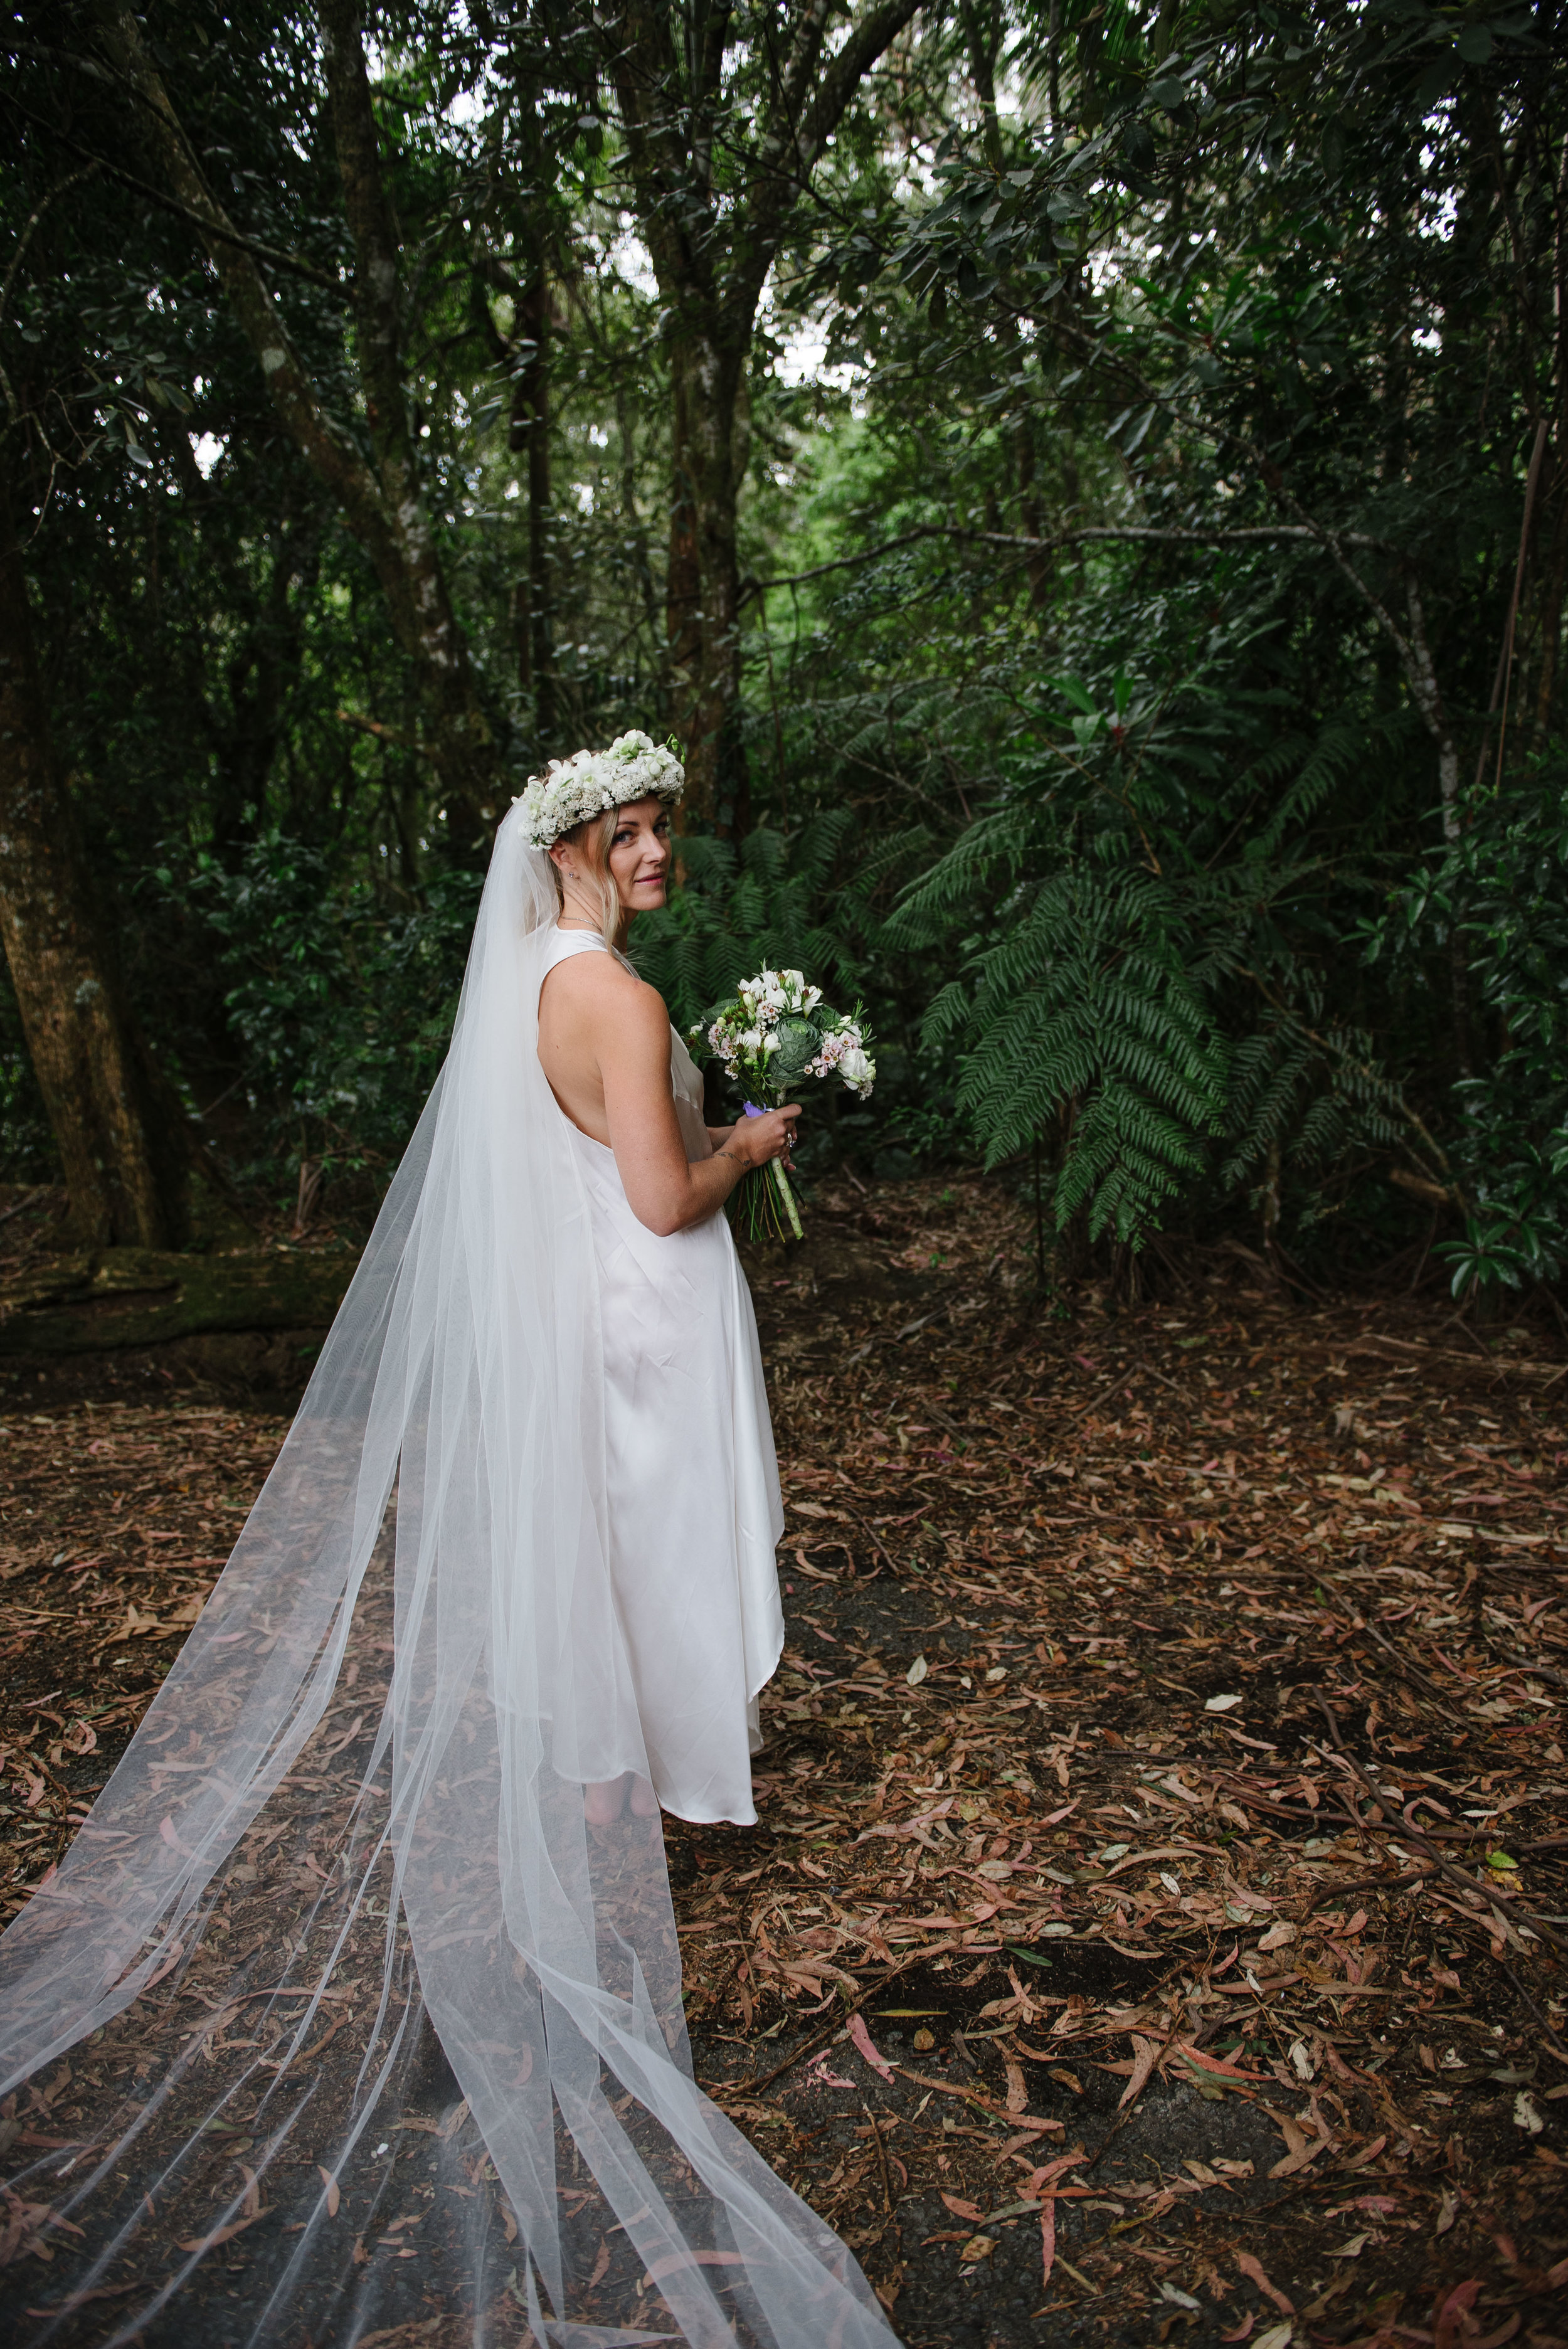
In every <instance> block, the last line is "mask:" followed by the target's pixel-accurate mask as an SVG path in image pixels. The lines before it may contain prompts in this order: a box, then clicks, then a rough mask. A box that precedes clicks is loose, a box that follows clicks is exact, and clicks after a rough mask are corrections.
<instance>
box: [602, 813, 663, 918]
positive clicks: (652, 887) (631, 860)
mask: <svg viewBox="0 0 1568 2349" xmlns="http://www.w3.org/2000/svg"><path fill="white" fill-rule="evenodd" d="M669 870H670V812H669V809H668V808H667V807H666V806H665V802H664V801H663V800H660V799H655V798H654V797H653V796H652V795H651V794H650V796H649V797H648V798H647V799H645V800H632V801H631V802H628V804H627V805H626V806H625V807H624V808H620V809H617V811H616V814H615V830H614V837H613V838H612V840H611V842H610V877H611V879H612V881H613V882H614V885H615V891H616V894H617V895H618V896H619V898H620V900H621V903H622V905H624V908H625V910H626V912H627V913H628V914H649V913H652V912H653V910H654V908H655V906H657V905H663V904H664V902H665V888H666V885H667V883H668V880H669Z"/></svg>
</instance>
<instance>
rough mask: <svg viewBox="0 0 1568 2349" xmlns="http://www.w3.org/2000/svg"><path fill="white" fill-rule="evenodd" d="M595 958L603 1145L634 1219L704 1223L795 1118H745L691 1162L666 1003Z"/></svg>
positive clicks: (782, 1113) (679, 1227)
mask: <svg viewBox="0 0 1568 2349" xmlns="http://www.w3.org/2000/svg"><path fill="white" fill-rule="evenodd" d="M586 959H587V957H583V960H584V961H585V960H586ZM593 960H594V964H595V966H596V968H594V971H593V978H594V979H602V981H603V982H614V983H613V984H605V983H602V984H600V985H599V986H597V987H595V988H594V998H595V999H594V1002H593V1023H592V1024H593V1040H594V1044H595V1047H596V1057H597V1060H598V1063H599V1072H600V1076H601V1078H602V1080H603V1087H604V1112H605V1117H606V1121H607V1123H608V1124H609V1129H610V1147H611V1149H612V1150H613V1151H614V1154H615V1164H616V1166H617V1168H618V1169H619V1171H620V1175H621V1180H622V1182H623V1183H624V1185H625V1190H626V1197H627V1199H628V1200H629V1201H630V1203H631V1208H632V1213H633V1214H634V1216H636V1218H637V1221H638V1222H639V1223H640V1224H645V1225H646V1226H647V1228H648V1229H649V1231H651V1232H657V1233H658V1234H659V1235H660V1236H661V1237H668V1236H669V1235H670V1234H671V1233H672V1232H680V1231H685V1230H686V1227H687V1226H688V1225H691V1224H700V1223H702V1222H703V1221H705V1219H706V1218H707V1216H711V1215H713V1214H714V1213H715V1211H716V1210H717V1208H719V1207H721V1206H723V1204H724V1202H725V1200H726V1199H727V1197H728V1196H729V1194H730V1193H731V1191H733V1190H734V1188H735V1186H736V1185H737V1184H738V1182H739V1180H740V1178H741V1176H742V1175H743V1174H747V1173H748V1171H749V1170H750V1169H751V1168H752V1167H753V1166H760V1165H761V1164H764V1162H765V1161H766V1160H768V1159H769V1158H776V1157H777V1156H778V1155H779V1147H780V1144H781V1143H783V1144H785V1145H786V1146H787V1143H788V1138H789V1133H790V1132H791V1129H792V1128H793V1125H794V1122H795V1120H796V1119H797V1118H798V1117H799V1114H800V1112H799V1108H798V1107H796V1106H793V1105H791V1106H790V1107H789V1108H788V1109H781V1110H768V1111H765V1112H763V1114H762V1116H760V1117H746V1118H742V1119H741V1120H740V1121H739V1123H738V1124H737V1125H736V1126H733V1127H731V1128H730V1129H729V1131H728V1132H727V1133H723V1134H722V1136H721V1139H720V1141H719V1143H718V1144H717V1148H716V1151H715V1154H714V1155H713V1157H711V1158H705V1159H699V1160H698V1161H697V1163H696V1164H695V1165H694V1164H691V1163H690V1162H689V1161H688V1160H687V1158H686V1143H685V1142H684V1141H683V1139H682V1137H681V1130H680V1124H679V1122H678V1121H677V1119H676V1105H675V1100H674V1097H673V1095H672V1094H671V1092H670V1022H669V1014H668V1012H667V1011H666V1010H665V1005H664V1000H663V998H662V997H661V996H660V995H659V994H658V993H657V991H656V990H655V988H651V987H648V986H645V984H644V982H643V981H642V980H641V979H637V978H632V976H631V974H630V973H629V972H627V971H624V970H623V969H622V968H620V967H619V966H618V965H615V964H611V965H609V967H608V968H605V967H604V965H603V964H601V963H600V962H599V958H598V957H597V956H595V957H594V958H593ZM586 975H587V974H584V976H586Z"/></svg>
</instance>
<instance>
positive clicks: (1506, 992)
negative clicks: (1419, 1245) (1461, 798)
mask: <svg viewBox="0 0 1568 2349" xmlns="http://www.w3.org/2000/svg"><path fill="white" fill-rule="evenodd" d="M1456 936H1457V938H1458V941H1459V944H1460V949H1461V951H1462V953H1463V956H1464V958H1465V961H1466V964H1467V965H1468V969H1469V977H1470V986H1471V988H1472V989H1473V992H1474V998H1475V1000H1476V1003H1477V1005H1478V1008H1479V1009H1480V1016H1481V1019H1482V1020H1483V1022H1484V1023H1485V1027H1486V1029H1487V1030H1489V1031H1490V1032H1489V1033H1487V1034H1486V1035H1485V1036H1484V1038H1483V1039H1482V1042H1483V1045H1484V1050H1485V1061H1486V1065H1485V1068H1484V1071H1483V1072H1482V1073H1480V1074H1477V1075H1471V1076H1464V1077H1461V1078H1460V1079H1459V1081H1457V1082H1456V1084H1455V1086H1454V1094H1455V1099H1456V1105H1457V1108H1458V1112H1459V1119H1458V1124H1457V1131H1456V1133H1455V1135H1454V1139H1453V1141H1452V1142H1451V1143H1450V1144H1449V1160H1450V1162H1451V1164H1452V1167H1453V1171H1454V1173H1455V1175H1456V1176H1457V1178H1458V1180H1459V1182H1460V1185H1462V1188H1463V1190H1464V1192H1465V1194H1466V1195H1467V1198H1468V1200H1469V1203H1470V1208H1469V1212H1468V1214H1467V1216H1466V1222H1465V1236H1464V1237H1463V1239H1462V1240H1456V1241H1449V1242H1446V1243H1444V1244H1443V1246H1442V1247H1440V1248H1439V1254H1440V1255H1442V1256H1444V1257H1447V1259H1448V1261H1449V1264H1450V1265H1451V1267H1452V1272H1453V1289H1454V1294H1455V1296H1456V1297H1457V1296H1460V1295H1464V1294H1469V1293H1471V1292H1473V1291H1475V1290H1484V1289H1489V1288H1521V1287H1522V1286H1523V1285H1524V1283H1526V1282H1527V1281H1548V1280H1555V1279H1557V1278H1559V1277H1560V1276H1561V1274H1562V1271H1563V1266H1564V1264H1565V1263H1568V752H1565V751H1564V750H1563V747H1562V746H1561V745H1559V746H1554V747H1553V749H1552V750H1549V751H1546V752H1543V753H1542V755H1540V756H1539V757H1537V758H1535V759H1533V760H1532V761H1530V763H1529V765H1528V766H1527V767H1526V768H1525V769H1524V771H1522V772H1518V771H1516V772H1514V773H1513V774H1511V776H1510V777H1509V778H1508V780H1507V781H1506V782H1505V783H1504V785H1503V786H1502V787H1501V789H1500V788H1496V787H1493V786H1491V785H1489V786H1486V787H1483V788H1481V789H1480V790H1478V791H1477V792H1475V793H1474V794H1473V795H1472V798H1471V800H1470V804H1469V806H1468V808H1467V810H1466V812H1465V823H1464V825H1463V829H1462V830H1461V832H1460V836H1459V838H1458V839H1457V840H1455V841H1453V842H1452V843H1449V846H1448V847H1447V848H1446V849H1445V850H1444V851H1443V852H1442V853H1441V854H1437V855H1434V856H1433V857H1432V858H1431V859H1430V860H1429V864H1428V866H1427V869H1426V870H1425V871H1424V872H1423V873H1422V874H1420V875H1419V877H1418V880H1417V881H1416V882H1415V883H1414V885H1412V886H1411V887H1410V888H1408V890H1406V891H1405V892H1404V893H1403V894H1402V895H1401V896H1400V897H1399V899H1398V902H1397V904H1396V905H1395V906H1394V907H1393V908H1392V910H1391V912H1390V915H1389V916H1388V917H1387V921H1386V922H1385V923H1384V924H1383V925H1381V926H1379V927H1378V928H1377V930H1376V931H1374V932H1373V933H1372V934H1371V941H1370V943H1371V951H1372V952H1373V954H1374V955H1377V954H1381V953H1386V952H1387V953H1392V954H1394V955H1396V956H1398V955H1401V954H1408V953H1409V952H1410V950H1411V949H1412V947H1418V946H1419V945H1421V944H1423V943H1425V944H1428V945H1436V946H1438V947H1448V946H1449V942H1450V941H1451V940H1452V939H1454V938H1455V937H1456Z"/></svg>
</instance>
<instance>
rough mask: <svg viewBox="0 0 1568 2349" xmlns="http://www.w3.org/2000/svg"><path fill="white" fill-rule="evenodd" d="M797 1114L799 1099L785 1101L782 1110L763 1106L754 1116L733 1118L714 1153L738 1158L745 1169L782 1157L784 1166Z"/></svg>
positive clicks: (792, 1143)
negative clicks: (731, 1124)
mask: <svg viewBox="0 0 1568 2349" xmlns="http://www.w3.org/2000/svg"><path fill="white" fill-rule="evenodd" d="M799 1114H800V1104H799V1102H787V1103H786V1104H785V1106H784V1107H783V1108H782V1109H765V1110H763V1111H762V1112H761V1113H760V1115H759V1116H757V1117H741V1118H737V1120H736V1122H735V1123H734V1125H733V1126H732V1127H731V1128H730V1131H729V1133H727V1135H726V1136H725V1138H724V1140H723V1142H722V1143H720V1144H719V1149H718V1155H719V1156H721V1157H722V1156H725V1155H728V1156H730V1157H732V1158H738V1160H739V1161H740V1164H742V1165H743V1166H744V1167H746V1168H747V1170H748V1172H749V1171H750V1170H751V1169H752V1168H753V1167H757V1166H765V1165H766V1164H767V1163H768V1161H769V1159H770V1158H778V1159H780V1160H782V1162H783V1164H784V1166H785V1167H786V1169H788V1168H789V1166H790V1165H791V1164H793V1159H792V1157H791V1153H792V1152H793V1150H794V1147H795V1121H796V1119H797V1118H798V1117H799Z"/></svg>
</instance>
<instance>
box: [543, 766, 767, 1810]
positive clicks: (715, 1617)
mask: <svg viewBox="0 0 1568 2349" xmlns="http://www.w3.org/2000/svg"><path fill="white" fill-rule="evenodd" d="M573 763H574V764H575V762H573ZM670 771H673V772H674V773H676V774H678V770H677V769H676V767H675V761H673V760H672V761H670V762H669V770H668V771H665V773H662V774H661V776H660V778H659V781H658V782H657V783H655V789H654V790H653V791H651V792H648V793H647V795H646V796H645V797H644V798H642V799H636V800H632V801H629V802H625V803H624V804H623V805H620V806H616V807H612V808H611V809H609V810H608V811H606V812H603V813H598V812H596V813H594V814H593V815H591V816H588V817H586V818H584V819H582V820H580V821H579V822H577V823H574V824H573V825H571V826H570V828H568V829H565V830H563V831H562V833H560V834H559V836H552V833H553V826H554V823H556V822H557V821H558V820H559V819H560V817H561V816H562V815H564V814H568V813H572V812H575V806H576V804H577V802H576V800H575V799H574V798H573V797H572V796H571V795H570V792H569V788H567V787H563V786H562V785H559V784H558V785H557V786H556V788H555V792H554V794H553V803H552V805H551V806H549V807H545V806H541V807H540V809H539V811H538V812H537V813H536V814H535V816H534V818H533V820H532V823H531V837H532V838H533V840H534V841H535V843H537V844H542V845H546V846H547V847H548V851H549V854H550V859H551V862H552V865H553V866H554V868H555V872H556V874H557V875H558V876H559V880H558V885H559V888H560V892H561V903H562V910H561V914H560V916H559V918H558V919H557V922H556V925H555V935H554V936H553V938H552V940H551V941H550V942H549V943H548V945H547V946H546V947H545V951H544V956H543V976H542V986H541V995H540V1006H539V1058H540V1061H541V1063H542V1067H543V1069H544V1072H545V1075H546V1077H547V1078H548V1079H549V1081H550V1089H551V1091H552V1093H553V1094H554V1096H555V1098H556V1101H557V1102H559V1103H560V1105H561V1109H562V1112H563V1114H564V1115H565V1117H566V1118H567V1119H568V1120H569V1122H570V1125H571V1130H572V1140H573V1146H574V1148H575V1150H576V1154H577V1157H578V1160H579V1163H580V1166H581V1171H582V1177H583V1189H584V1192H585V1194H586V1195H587V1198H588V1200H589V1203H590V1211H591V1215H592V1219H593V1246H594V1256H595V1258H596V1262H597V1267H598V1275H599V1309H600V1327H601V1332H602V1336H603V1350H604V1413H605V1495H604V1498H605V1518H606V1524H607V1526H608V1530H609V1537H610V1559H609V1567H610V1578H611V1582H612V1585H613V1587H614V1593H615V1599H616V1603H617V1606H618V1608H619V1610H620V1613H621V1617H622V1620H623V1621H624V1625H625V1627H626V1635H627V1644H628V1651H629V1658H630V1662H631V1669H632V1676H633V1681H634V1687H635V1691H636V1702H637V1713H638V1717H639V1720H640V1722H641V1725H642V1733H643V1736H644V1739H645V1743H646V1745H647V1750H648V1759H649V1762H650V1764H651V1766H652V1771H653V1787H654V1792H655V1793H656V1795H657V1796H658V1800H659V1802H660V1803H661V1804H662V1805H663V1806H664V1808H665V1810H667V1811H674V1812H676V1814H677V1815H678V1816H680V1817H681V1818H684V1819H693V1820H703V1819H731V1820H735V1821H737V1822H738V1823H741V1824H745V1825H749V1824H750V1823H751V1822H752V1821H753V1820H754V1818H755V1816H756V1813H755V1812H754V1811H753V1809H752V1806H751V1769H750V1754H752V1753H754V1752H755V1751H756V1748H757V1745H758V1742H759V1740H758V1714H757V1692H758V1690H759V1689H760V1688H761V1686H762V1684H763V1682H765V1681H767V1680H769V1679H770V1678H771V1676H772V1674H773V1671H774V1669H775V1667H776V1666H777V1664H778V1661H779V1653H780V1651H781V1650H782V1647H783V1643H784V1623H783V1615H782V1611H781V1609H780V1605H779V1583H778V1577H777V1574H776V1572H775V1568H774V1550H775V1547H776V1546H777V1544H778V1541H779V1537H780V1535H781V1534H782V1532H783V1530H784V1515H783V1510H782V1507H781V1506H780V1502H779V1476H778V1470H777V1468H776V1466H775V1464H774V1456H773V1436H772V1431H771V1429H770V1427H769V1419H768V1400H767V1392H766V1390H765V1388H764V1385H763V1380H762V1360H761V1355H760V1353H759V1352H758V1344H757V1327H756V1322H755V1319H754V1318H753V1315H752V1310H751V1299H750V1296H749V1294H748V1290H747V1288H746V1283H745V1281H744V1279H743V1278H742V1276H741V1272H740V1267H739V1264H738V1259H737V1257H736V1253H735V1245H734V1242H733V1241H732V1240H731V1238H730V1236H729V1227H728V1226H727V1223H726V1222H725V1220H724V1218H723V1216H721V1215H720V1214H719V1213H718V1209H719V1208H720V1207H721V1206H722V1205H723V1203H724V1201H725V1200H726V1199H727V1197H728V1195H729V1194H730V1192H731V1191H732V1190H733V1189H734V1188H735V1185H736V1184H737V1183H738V1181H739V1179H740V1177H741V1176H742V1175H743V1174H746V1173H748V1171H749V1169H750V1168H752V1167H754V1166H758V1165H760V1164H763V1163H764V1162H765V1161H766V1160H767V1159H769V1158H781V1159H783V1160H784V1162H785V1164H789V1134H790V1128H791V1126H792V1123H793V1122H794V1120H795V1119H796V1118H797V1117H798V1116H799V1110H798V1108H795V1107H789V1108H787V1109H781V1110H769V1111H768V1112H766V1113H765V1114H763V1115H762V1116H759V1117H748V1118H747V1119H745V1120H743V1121H741V1122H740V1123H738V1124H736V1125H734V1126H728V1127H725V1128H724V1129H722V1130H715V1129H714V1128H712V1127H708V1126H705V1125H704V1123H703V1121H702V1079H701V1077H700V1076H699V1075H698V1073H697V1071H696V1069H695V1068H694V1066H693V1064H692V1061H691V1056H690V1054H689V1053H688V1052H687V1050H686V1046H685V1045H684V1044H683V1043H682V1041H681V1040H680V1038H679V1037H678V1036H677V1035H676V1032H675V1030H674V1029H673V1028H672V1027H671V1025H670V1021H669V1016H668V1013H667V1012H666V1010H665V1005H664V1002H663V999H661V998H660V996H659V995H658V994H656V993H655V989H654V988H651V987H649V986H647V985H645V983H644V981H643V980H641V979H639V978H637V976H636V974H635V972H634V970H633V969H632V968H631V967H630V966H629V965H628V964H627V963H626V962H625V961H624V959H623V957H621V956H620V955H619V954H618V953H617V952H616V951H615V949H616V947H617V945H618V943H619V940H620V938H621V937H622V936H624V932H625V929H626V926H627V924H628V922H629V921H630V920H631V918H632V917H633V916H635V915H636V914H638V913H645V912H647V911H648V910H650V909H651V908H652V907H654V906H655V905H663V904H664V902H665V883H666V878H667V874H668V870H669V861H670V844H669V833H670V819H669V808H668V804H667V802H668V800H669V798H670V797H671V796H673V791H672V789H671V788H670V783H669V781H668V780H667V776H668V774H669V772H670ZM572 772H573V770H572V769H568V770H567V773H568V774H571V773H572ZM637 780H643V778H640V777H639V778H638V779H637ZM661 784H662V785H663V786H664V788H663V789H662V790H661V788H660V785H661ZM525 804H526V802H525ZM625 1792H626V1788H625V1785H624V1782H623V1781H618V1780H616V1781H609V1782H604V1781H601V1782H599V1783H596V1784H593V1785H590V1786H589V1789H588V1796H587V1803H586V1816H587V1817H588V1819H589V1822H590V1823H591V1824H593V1825H604V1824H607V1823H608V1822H609V1821H610V1820H612V1819H614V1818H615V1817H616V1816H619V1813H620V1810H621V1806H622V1802H623V1800H624V1796H625ZM630 1798H631V1804H632V1808H633V1810H634V1812H646V1811H649V1810H651V1809H652V1808H653V1801H652V1797H651V1796H650V1795H649V1794H648V1792H647V1790H646V1783H645V1781H641V1780H638V1781H635V1782H634V1783H633V1784H632V1786H631V1790H630Z"/></svg>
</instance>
